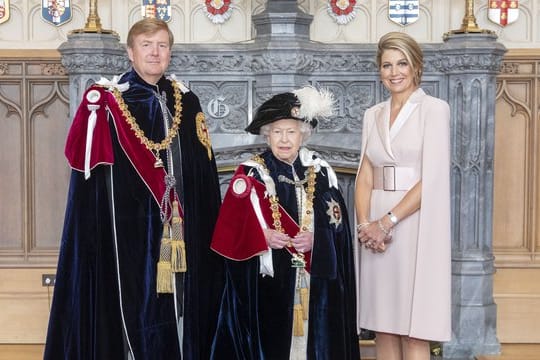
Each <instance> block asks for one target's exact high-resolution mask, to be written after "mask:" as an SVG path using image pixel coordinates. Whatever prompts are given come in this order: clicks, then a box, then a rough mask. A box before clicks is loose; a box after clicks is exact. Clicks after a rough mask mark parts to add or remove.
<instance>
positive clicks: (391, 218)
mask: <svg viewBox="0 0 540 360" xmlns="http://www.w3.org/2000/svg"><path fill="white" fill-rule="evenodd" d="M388 217H389V218H390V221H391V222H392V223H393V224H394V225H395V224H397V223H398V218H397V216H396V215H394V214H392V212H389V213H388Z"/></svg>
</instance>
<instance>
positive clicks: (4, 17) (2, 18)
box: [0, 0, 9, 24]
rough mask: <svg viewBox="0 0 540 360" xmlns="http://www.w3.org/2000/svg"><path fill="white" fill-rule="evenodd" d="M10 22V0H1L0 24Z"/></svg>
mask: <svg viewBox="0 0 540 360" xmlns="http://www.w3.org/2000/svg"><path fill="white" fill-rule="evenodd" d="M8 20H9V0H0V24H2V23H5V22H6V21H8Z"/></svg>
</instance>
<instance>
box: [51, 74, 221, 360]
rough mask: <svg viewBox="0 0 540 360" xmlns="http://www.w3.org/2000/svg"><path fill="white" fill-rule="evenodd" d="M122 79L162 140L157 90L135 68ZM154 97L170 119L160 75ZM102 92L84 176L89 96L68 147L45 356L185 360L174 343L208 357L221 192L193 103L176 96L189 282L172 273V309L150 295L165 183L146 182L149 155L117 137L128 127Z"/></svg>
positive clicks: (216, 290) (131, 102)
mask: <svg viewBox="0 0 540 360" xmlns="http://www.w3.org/2000/svg"><path fill="white" fill-rule="evenodd" d="M120 82H121V83H122V82H129V84H130V87H129V89H128V90H127V91H125V92H124V93H123V94H122V96H123V98H124V101H125V102H126V104H127V106H128V108H129V110H130V112H131V113H132V115H133V116H134V117H135V118H136V119H137V123H138V124H139V126H140V127H141V129H142V130H143V131H144V133H145V134H146V136H147V137H148V138H149V139H151V140H153V141H161V139H163V137H164V134H165V129H164V127H163V119H162V115H161V111H160V110H159V102H158V101H157V100H156V97H155V96H154V90H155V88H154V87H153V86H151V85H149V84H147V83H145V82H144V81H143V80H142V79H141V78H140V77H139V76H138V75H137V74H136V73H135V72H134V71H131V72H128V73H126V74H125V75H123V76H122V79H121V80H120ZM157 90H159V91H165V92H166V93H167V104H168V107H169V110H170V111H171V113H172V114H174V111H175V110H174V107H173V106H171V105H172V104H174V98H173V97H172V93H173V92H172V86H171V83H170V81H169V80H167V79H165V78H162V79H160V81H159V82H158V86H157ZM100 91H102V95H104V96H101V99H100V101H101V102H100V110H98V112H100V111H103V113H100V114H98V122H97V124H96V128H95V132H94V139H93V147H92V157H91V159H92V166H91V168H92V173H91V177H90V178H89V179H88V180H85V179H84V174H83V173H82V172H81V171H80V170H81V169H80V168H79V167H78V166H77V164H78V163H77V159H79V164H80V158H83V157H84V147H82V148H81V146H75V145H74V144H75V143H76V142H74V141H73V139H77V138H79V139H81V138H84V141H82V140H81V141H79V145H80V144H84V142H85V140H86V122H87V120H88V115H89V111H88V108H87V106H86V105H87V104H86V102H85V100H83V103H81V106H80V107H79V109H78V111H77V114H76V116H75V118H74V121H73V125H72V127H71V129H70V134H69V136H68V143H67V144H66V155H67V156H68V159H69V161H70V163H71V164H72V166H73V171H72V175H71V181H70V189H69V193H68V200H67V207H66V216H65V222H64V231H63V234H62V241H61V246H60V256H59V262H58V269H57V282H56V286H55V289H54V298H53V304H52V308H51V314H50V319H49V329H48V333H47V342H46V347H45V359H123V358H125V357H126V348H125V346H129V347H130V348H131V349H132V351H133V354H134V357H135V359H160V358H168V359H180V358H181V354H180V352H181V349H180V347H181V348H182V353H183V358H184V359H206V358H208V357H209V346H210V343H211V339H212V336H213V333H214V330H215V322H216V316H217V310H218V306H219V295H220V294H221V292H222V285H223V278H222V272H223V269H222V265H223V264H222V260H221V259H220V258H219V257H218V256H217V255H216V254H215V253H213V252H212V251H210V249H209V243H210V239H211V235H212V231H213V227H214V225H215V220H216V218H217V213H218V209H219V205H220V194H219V182H218V179H217V171H216V164H215V160H214V158H213V156H212V157H211V158H209V156H208V150H207V148H206V147H205V146H204V145H203V144H202V143H201V141H200V139H199V138H198V137H197V123H196V120H195V119H196V116H197V114H198V113H199V112H201V107H200V104H199V101H198V98H197V97H196V96H195V95H194V94H193V93H192V92H187V93H185V94H183V96H182V123H181V125H180V129H179V136H177V137H176V138H175V139H174V140H173V143H172V145H171V151H172V152H173V159H174V161H173V167H174V169H175V176H176V178H177V184H176V187H177V189H178V193H179V195H180V200H181V202H182V206H183V210H184V224H185V228H184V237H185V241H186V252H187V264H188V271H187V272H186V273H185V275H182V276H178V275H177V280H176V287H177V289H178V290H179V292H183V295H184V296H183V297H182V296H180V298H179V299H180V300H182V301H181V302H178V301H176V300H178V299H175V298H174V295H172V294H160V295H159V296H158V295H157V294H156V282H155V278H156V263H157V259H158V256H159V241H160V238H161V235H162V225H161V220H160V214H159V206H158V204H157V201H156V200H157V199H156V196H158V195H156V194H159V188H160V186H161V185H159V181H162V179H163V178H162V177H161V174H158V175H157V176H154V175H148V174H154V172H153V163H154V160H155V159H154V158H153V156H152V154H151V153H149V151H147V153H144V151H139V150H138V149H140V144H139V143H137V142H134V141H131V140H130V139H129V137H127V138H126V136H123V134H122V126H123V125H125V124H123V123H122V122H123V121H124V120H123V119H121V118H120V117H119V116H118V113H117V112H116V111H115V110H114V109H115V107H116V108H117V107H118V105H117V104H116V102H115V100H114V98H113V97H112V96H111V95H110V94H109V93H108V92H103V89H100ZM84 98H85V99H86V96H85V97H84ZM107 108H108V109H109V110H110V111H109V112H108V114H107V113H105V110H106V109H107ZM124 133H128V132H124ZM124 135H125V134H124ZM130 147H132V148H133V151H130V150H129V148H130ZM126 149H128V150H126ZM81 152H82V153H81ZM81 154H82V155H81ZM130 154H131V155H132V157H130V156H129V155H130ZM133 154H135V155H134V156H133ZM161 155H162V157H163V156H164V155H165V153H164V152H162V154H161ZM108 164H111V165H108ZM182 175H184V176H182ZM160 179H161V180H160ZM153 183H154V185H152V184H153ZM156 184H157V185H156ZM156 188H157V189H158V190H157V191H150V190H149V189H153V190H155V189H156ZM119 285H120V287H119ZM179 303H180V305H181V306H183V308H182V307H180V308H179V313H182V312H183V343H182V344H179V339H178V333H177V319H176V316H175V306H178V304H179ZM120 304H122V307H121V305H120ZM124 326H125V329H126V331H127V337H126V335H125V333H124Z"/></svg>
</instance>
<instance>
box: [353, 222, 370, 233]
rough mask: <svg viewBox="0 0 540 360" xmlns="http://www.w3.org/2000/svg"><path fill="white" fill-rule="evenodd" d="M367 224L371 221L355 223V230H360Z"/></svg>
mask: <svg viewBox="0 0 540 360" xmlns="http://www.w3.org/2000/svg"><path fill="white" fill-rule="evenodd" d="M369 224H371V223H369V222H365V223H360V224H357V225H356V231H360V229H361V228H363V227H364V226H368V225H369Z"/></svg>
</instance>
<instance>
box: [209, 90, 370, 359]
mask: <svg viewBox="0 0 540 360" xmlns="http://www.w3.org/2000/svg"><path fill="white" fill-rule="evenodd" d="M333 106H334V103H333V98H332V96H331V94H330V93H329V92H328V91H325V90H317V89H315V88H313V87H304V88H301V89H298V90H295V91H292V92H287V93H283V94H278V95H275V96H273V97H272V98H271V99H269V100H268V101H266V102H265V103H263V104H262V105H261V106H260V107H259V109H258V110H257V112H256V114H255V116H254V119H253V121H252V123H251V124H249V126H248V127H247V128H246V131H248V132H249V133H252V134H260V135H262V136H264V137H265V138H266V141H267V144H268V147H269V148H268V149H267V150H266V151H264V152H262V153H260V154H257V155H255V156H254V157H252V158H251V159H249V160H247V161H245V162H243V163H242V164H241V165H240V166H239V167H238V168H237V170H236V172H235V174H234V176H233V177H232V179H231V182H230V185H229V188H228V190H227V193H226V195H225V198H224V201H223V205H222V207H221V210H220V215H219V217H218V221H217V225H216V229H215V232H214V237H213V240H212V245H211V247H212V249H213V250H214V251H216V252H217V253H219V254H221V255H222V256H223V257H225V258H226V282H227V283H226V287H225V290H224V294H223V299H222V304H221V312H220V316H219V323H218V327H217V332H216V335H215V338H214V342H213V344H212V355H213V359H341V360H346V359H354V360H357V359H359V357H360V356H359V349H358V337H357V330H356V321H355V318H356V296H355V281H354V266H353V252H352V237H351V232H350V227H349V222H348V216H347V209H346V208H345V202H344V200H343V197H342V195H341V193H340V191H339V189H338V183H337V177H336V174H335V173H334V171H333V169H332V168H331V167H330V165H329V164H328V163H327V162H326V161H324V160H323V159H321V158H320V156H319V155H318V154H317V153H315V152H314V151H310V150H309V149H307V148H306V147H304V146H303V143H304V142H305V141H306V140H307V138H308V137H309V136H310V135H311V132H312V130H313V129H314V128H315V126H316V125H317V121H318V119H319V120H320V119H321V118H325V117H328V116H331V115H332V112H333Z"/></svg>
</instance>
